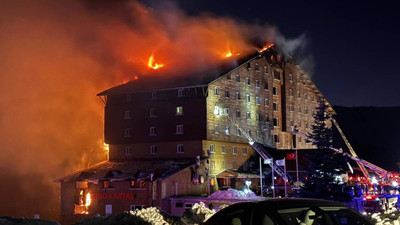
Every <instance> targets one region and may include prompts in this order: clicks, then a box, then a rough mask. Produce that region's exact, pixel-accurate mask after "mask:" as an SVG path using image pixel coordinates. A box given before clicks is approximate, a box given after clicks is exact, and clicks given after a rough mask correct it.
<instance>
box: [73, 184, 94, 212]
mask: <svg viewBox="0 0 400 225" xmlns="http://www.w3.org/2000/svg"><path fill="white" fill-rule="evenodd" d="M91 203H92V199H91V195H90V193H89V192H88V190H86V191H85V190H83V189H81V190H79V197H78V204H74V214H89V206H90V205H91Z"/></svg>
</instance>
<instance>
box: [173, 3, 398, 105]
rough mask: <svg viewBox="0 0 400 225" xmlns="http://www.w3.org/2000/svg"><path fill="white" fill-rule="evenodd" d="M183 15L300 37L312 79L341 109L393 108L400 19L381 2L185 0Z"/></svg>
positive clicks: (394, 103) (391, 8)
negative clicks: (217, 18) (212, 16)
mask: <svg viewBox="0 0 400 225" xmlns="http://www.w3.org/2000/svg"><path fill="white" fill-rule="evenodd" d="M178 4H179V6H180V7H181V8H183V9H184V10H185V11H186V12H187V13H188V14H197V13H199V12H211V13H213V14H215V15H217V16H228V17H234V18H237V19H240V20H245V21H246V22H249V23H260V24H264V23H269V24H272V25H275V26H277V27H278V29H279V30H280V32H281V33H282V34H283V35H284V36H285V37H286V38H292V39H293V38H297V37H299V36H301V35H302V34H305V35H306V39H307V52H308V53H309V54H311V55H312V57H313V58H314V63H315V68H314V71H313V75H312V79H313V81H314V82H315V83H316V85H317V87H318V88H319V89H320V91H321V92H322V93H323V94H324V95H325V97H326V98H327V99H328V101H330V102H331V104H333V105H343V106H399V105H400V89H399V88H398V83H399V81H400V78H399V76H398V72H397V71H398V70H397V65H399V64H400V56H399V52H400V43H399V41H400V31H399V27H400V18H399V14H398V12H397V8H396V7H395V6H394V5H393V4H391V3H386V2H385V1H379V2H376V1H301V0H300V1H298V0H297V1H265V0H264V1H261V0H250V1H225V0H223V1H220V0H219V1H215V0H203V1H186V0H179V1H178Z"/></svg>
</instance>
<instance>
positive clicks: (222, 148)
mask: <svg viewBox="0 0 400 225" xmlns="http://www.w3.org/2000/svg"><path fill="white" fill-rule="evenodd" d="M221 153H222V154H226V146H225V145H222V146H221Z"/></svg>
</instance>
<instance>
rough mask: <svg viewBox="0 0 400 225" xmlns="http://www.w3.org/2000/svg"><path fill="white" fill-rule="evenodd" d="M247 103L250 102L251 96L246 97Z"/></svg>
mask: <svg viewBox="0 0 400 225" xmlns="http://www.w3.org/2000/svg"><path fill="white" fill-rule="evenodd" d="M246 102H247V103H249V102H250V95H246Z"/></svg>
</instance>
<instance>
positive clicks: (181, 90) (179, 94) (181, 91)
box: [178, 89, 183, 97]
mask: <svg viewBox="0 0 400 225" xmlns="http://www.w3.org/2000/svg"><path fill="white" fill-rule="evenodd" d="M182 96H183V89H178V97H182Z"/></svg>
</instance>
